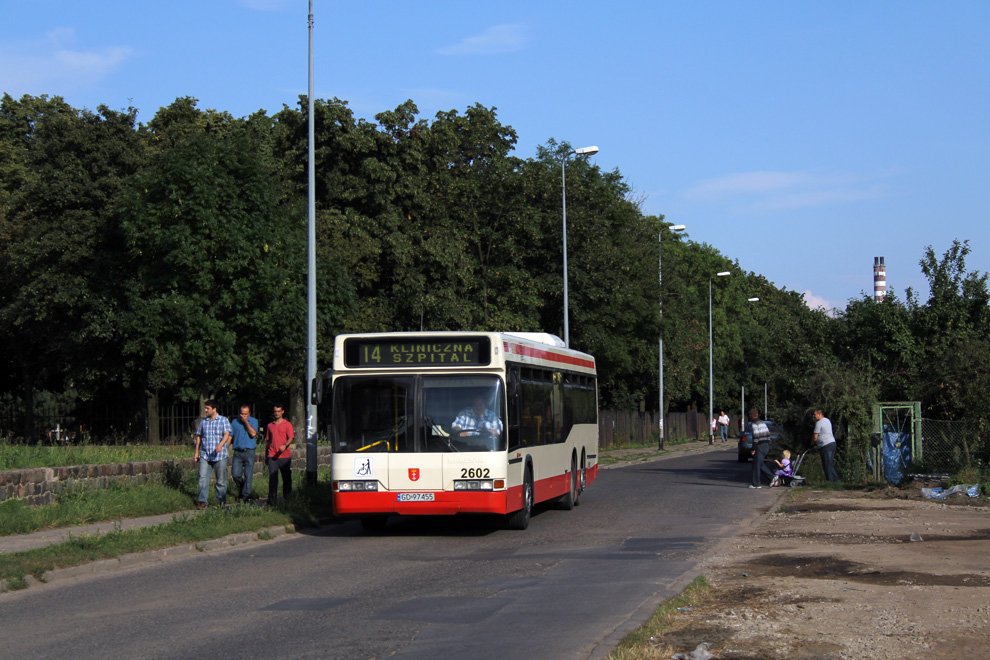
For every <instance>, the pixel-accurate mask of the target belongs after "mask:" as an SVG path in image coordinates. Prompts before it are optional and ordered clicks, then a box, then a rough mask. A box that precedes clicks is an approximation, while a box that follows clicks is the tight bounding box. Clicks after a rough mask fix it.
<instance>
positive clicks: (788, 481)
mask: <svg viewBox="0 0 990 660" xmlns="http://www.w3.org/2000/svg"><path fill="white" fill-rule="evenodd" d="M809 451H811V449H805V450H804V453H802V454H801V455H800V456H798V457H797V459H795V460H794V461H792V462H791V473H790V474H789V475H788V474H782V475H780V476H777V477H774V479H773V481H772V482H771V483H770V485H771V486H790V487H791V488H797V487H798V486H803V485H804V477H801V476H799V475H798V470H799V469H801V463H803V462H804V457H805V455H806V454H807V453H808V452H809Z"/></svg>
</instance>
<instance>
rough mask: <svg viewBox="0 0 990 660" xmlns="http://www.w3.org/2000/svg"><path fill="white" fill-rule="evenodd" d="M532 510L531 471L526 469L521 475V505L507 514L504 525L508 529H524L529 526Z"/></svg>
mask: <svg viewBox="0 0 990 660" xmlns="http://www.w3.org/2000/svg"><path fill="white" fill-rule="evenodd" d="M532 512H533V473H532V472H530V471H529V469H527V470H526V476H525V477H523V505H522V508H521V509H519V510H518V511H514V512H513V513H510V514H509V515H508V518H507V519H506V526H507V527H508V528H509V529H516V530H520V531H521V530H524V529H526V528H527V527H529V518H530V515H531V514H532Z"/></svg>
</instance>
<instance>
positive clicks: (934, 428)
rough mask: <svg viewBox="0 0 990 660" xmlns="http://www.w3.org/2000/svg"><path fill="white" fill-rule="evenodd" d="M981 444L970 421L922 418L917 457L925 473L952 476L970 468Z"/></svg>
mask: <svg viewBox="0 0 990 660" xmlns="http://www.w3.org/2000/svg"><path fill="white" fill-rule="evenodd" d="M984 444H985V443H984V441H983V440H981V438H980V433H979V429H978V428H977V427H976V425H975V424H973V423H971V422H961V421H945V420H940V419H924V418H922V420H921V446H920V451H919V454H920V457H918V458H919V461H920V462H921V463H922V465H924V468H925V471H926V472H944V473H950V474H951V473H953V472H957V471H959V470H961V469H962V468H964V467H969V466H972V465H973V464H974V461H975V460H976V458H977V457H978V456H979V455H980V454H981V453H982V452H983V450H984Z"/></svg>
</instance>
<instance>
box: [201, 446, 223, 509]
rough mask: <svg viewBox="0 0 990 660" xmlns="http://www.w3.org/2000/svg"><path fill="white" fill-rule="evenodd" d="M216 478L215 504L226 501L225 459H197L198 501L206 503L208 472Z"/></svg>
mask: <svg viewBox="0 0 990 660" xmlns="http://www.w3.org/2000/svg"><path fill="white" fill-rule="evenodd" d="M211 471H212V472H213V474H214V476H215V477H216V479H217V504H226V503H227V459H226V458H224V459H222V460H219V461H208V460H206V459H204V458H202V457H201V458H200V459H199V501H200V502H202V503H204V504H205V503H206V501H207V499H208V498H207V495H208V494H209V491H210V472H211Z"/></svg>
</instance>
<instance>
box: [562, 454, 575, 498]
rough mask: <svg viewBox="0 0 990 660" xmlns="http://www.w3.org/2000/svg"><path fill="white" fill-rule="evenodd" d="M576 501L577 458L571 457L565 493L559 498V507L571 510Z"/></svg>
mask: <svg viewBox="0 0 990 660" xmlns="http://www.w3.org/2000/svg"><path fill="white" fill-rule="evenodd" d="M577 503H578V473H577V459H576V458H574V457H573V456H572V457H571V471H570V473H569V474H568V475H567V494H566V495H564V496H563V497H562V498H560V508H561V509H563V510H564V511H571V510H572V509H574V507H575V506H577Z"/></svg>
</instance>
